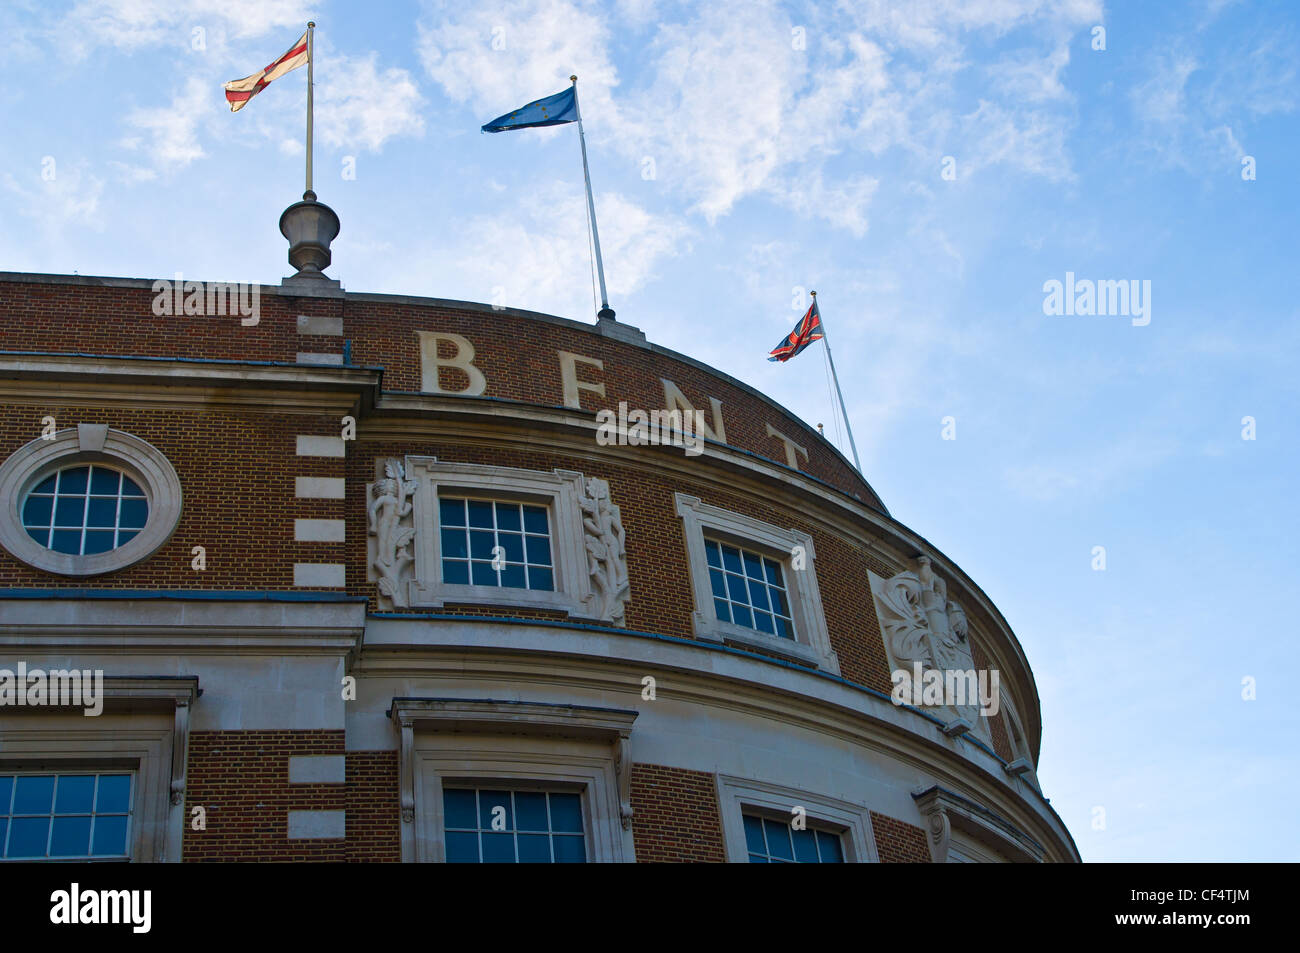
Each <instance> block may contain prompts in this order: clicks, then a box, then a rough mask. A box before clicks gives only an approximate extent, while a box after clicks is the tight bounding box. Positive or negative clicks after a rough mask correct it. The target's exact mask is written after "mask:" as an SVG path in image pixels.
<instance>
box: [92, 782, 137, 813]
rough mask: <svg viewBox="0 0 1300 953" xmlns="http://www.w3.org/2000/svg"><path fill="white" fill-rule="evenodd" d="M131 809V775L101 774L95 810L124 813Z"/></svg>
mask: <svg viewBox="0 0 1300 953" xmlns="http://www.w3.org/2000/svg"><path fill="white" fill-rule="evenodd" d="M130 809H131V775H129V774H101V775H100V776H99V793H98V796H97V797H96V798H95V810H96V811H97V812H98V813H100V814H125V813H126V812H127V811H129V810H130Z"/></svg>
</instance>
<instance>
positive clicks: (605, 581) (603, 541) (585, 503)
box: [578, 477, 631, 625]
mask: <svg viewBox="0 0 1300 953" xmlns="http://www.w3.org/2000/svg"><path fill="white" fill-rule="evenodd" d="M578 505H579V506H580V507H581V508H582V528H583V534H584V539H583V541H584V544H585V545H586V548H587V571H588V573H589V574H590V575H591V588H592V593H591V595H590V596H588V597H587V604H588V606H589V607H590V609H591V614H592V615H593V616H595V617H596V618H599V619H603V620H605V621H608V622H613V623H615V624H616V625H622V624H623V613H624V608H625V606H626V605H627V601H628V598H629V597H630V593H631V589H630V587H629V585H628V578H627V548H626V537H625V535H624V533H623V520H622V518H621V516H620V514H619V509H618V507H617V506H615V505H614V504H613V502H612V501H611V500H610V498H609V484H608V483H606V482H605V481H604V480H602V479H600V478H598V477H592V478H591V479H589V480H587V481H586V482H585V483H584V484H583V495H582V496H581V497H580V498H579V499H578Z"/></svg>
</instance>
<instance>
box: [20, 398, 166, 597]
mask: <svg viewBox="0 0 1300 953" xmlns="http://www.w3.org/2000/svg"><path fill="white" fill-rule="evenodd" d="M91 463H97V464H102V465H104V466H107V467H111V468H113V469H115V470H121V471H122V472H124V473H125V474H126V475H127V476H129V477H130V478H131V479H132V480H134V481H135V482H136V484H137V485H138V486H139V487H140V489H142V490H143V491H144V495H145V498H146V499H147V500H148V504H149V516H148V518H147V519H146V520H145V525H144V529H142V530H141V531H140V532H139V533H138V534H137V535H136V536H135V538H134V539H131V540H129V541H128V542H126V543H124V544H123V545H121V546H119V547H117V548H116V549H111V550H109V551H108V552H106V553H92V554H90V555H88V556H80V555H72V554H70V553H59V552H55V551H54V550H52V549H48V548H47V547H45V546H42V545H41V544H40V543H38V542H37V541H36V540H34V539H32V537H31V536H30V535H29V534H28V532H27V530H26V529H24V528H23V521H22V507H23V504H24V503H25V502H26V500H27V494H28V493H29V492H31V490H32V489H33V488H34V487H35V486H36V485H37V484H39V483H40V482H41V481H42V480H44V479H45V478H46V477H48V476H50V475H51V474H52V473H54V472H55V471H57V470H62V469H63V468H65V467H71V466H77V465H80V464H91ZM180 517H181V481H180V477H178V476H177V475H176V469H175V468H174V467H173V466H172V465H171V463H170V462H169V461H168V459H167V458H166V457H165V456H163V454H162V452H161V451H159V450H158V449H157V448H155V447H153V446H152V445H150V444H149V443H146V442H145V441H144V440H141V439H140V438H139V437H135V436H132V435H131V434H128V433H124V432H123V431H121V430H113V429H111V428H109V427H108V425H107V424H78V425H77V426H76V427H75V428H68V429H67V430H61V431H59V432H57V433H56V434H54V436H53V438H52V439H49V440H47V439H45V438H44V437H37V438H36V439H35V440H32V441H31V442H29V443H27V444H25V445H23V446H22V447H19V448H18V449H17V450H15V451H14V452H13V453H12V454H10V456H9V458H8V459H6V460H5V461H4V463H0V546H3V547H4V548H5V549H7V550H8V551H9V552H10V553H12V554H13V555H14V556H15V557H16V558H17V559H20V560H22V561H23V562H24V563H26V564H27V565H29V566H32V567H34V568H36V569H42V570H44V571H46V572H52V573H57V574H59V575H61V576H99V575H103V574H105V573H110V572H117V571H118V570H121V569H125V568H127V567H128V566H132V565H135V564H136V563H138V562H140V561H141V560H144V559H147V558H148V557H149V556H151V555H153V553H155V552H156V551H157V550H158V549H159V548H160V547H161V546H162V545H163V544H164V543H166V542H167V540H168V539H170V538H171V535H172V533H173V532H175V530H176V525H177V523H179V522H180Z"/></svg>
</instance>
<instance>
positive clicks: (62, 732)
mask: <svg viewBox="0 0 1300 953" xmlns="http://www.w3.org/2000/svg"><path fill="white" fill-rule="evenodd" d="M30 667H31V668H35V667H36V665H35V664H32V665H31V666H30ZM200 694H201V691H200V689H199V682H198V679H197V678H194V677H189V676H186V677H150V676H142V677H135V676H108V677H105V679H104V711H103V713H102V714H100V715H98V716H95V717H86V716H85V715H84V714H83V712H82V710H81V709H72V710H69V709H67V708H16V707H15V708H0V770H3V769H5V768H9V769H12V770H15V771H32V770H42V771H50V772H63V771H79V770H87V771H88V770H96V771H101V770H106V767H105V766H107V768H121V767H127V766H132V765H133V767H130V770H131V771H132V772H133V773H134V775H135V778H134V780H133V791H132V795H131V845H130V856H131V861H132V862H133V863H179V862H180V860H181V846H182V845H181V840H182V837H183V835H184V831H185V806H184V801H185V773H186V764H187V757H188V749H189V726H190V718H189V716H190V708H191V706H192V704H193V702H194V701H195V700H197V699H198V697H199V695H200ZM46 862H48V861H46Z"/></svg>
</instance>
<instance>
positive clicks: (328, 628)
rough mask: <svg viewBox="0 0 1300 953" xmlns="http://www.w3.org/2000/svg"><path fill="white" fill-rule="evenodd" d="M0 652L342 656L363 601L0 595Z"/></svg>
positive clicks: (358, 628) (360, 625) (361, 618)
mask: <svg viewBox="0 0 1300 953" xmlns="http://www.w3.org/2000/svg"><path fill="white" fill-rule="evenodd" d="M0 617H3V619H4V624H3V625H2V626H0V651H4V652H5V653H6V654H12V653H13V652H14V651H15V650H26V651H37V650H39V651H42V652H47V651H67V650H76V651H79V652H94V653H96V654H106V655H139V654H142V653H152V652H163V651H183V652H186V653H188V654H198V655H278V654H282V653H284V652H285V651H292V652H294V653H295V654H303V655H309V654H321V655H341V654H346V653H348V652H351V651H354V650H355V649H356V647H357V646H358V645H359V644H360V642H361V636H362V632H363V631H364V629H365V622H366V620H365V602H364V600H360V599H358V600H356V601H352V602H342V601H326V602H306V601H292V602H288V601H284V602H282V601H274V600H259V601H251V600H250V601H238V600H232V599H203V598H202V597H199V596H196V597H195V598H192V599H186V598H168V599H149V598H145V597H142V598H112V599H96V598H82V599H66V598H45V599H30V598H0Z"/></svg>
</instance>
